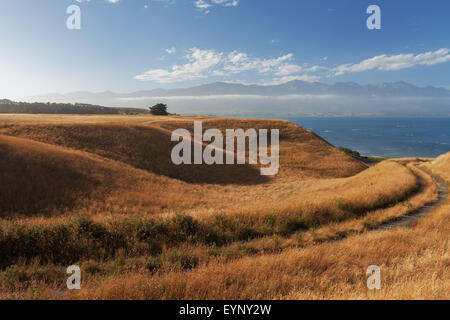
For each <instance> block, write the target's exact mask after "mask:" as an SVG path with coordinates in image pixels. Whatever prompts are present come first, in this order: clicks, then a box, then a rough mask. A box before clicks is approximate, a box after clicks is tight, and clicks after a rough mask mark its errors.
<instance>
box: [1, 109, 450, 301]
mask: <svg viewBox="0 0 450 320" xmlns="http://www.w3.org/2000/svg"><path fill="white" fill-rule="evenodd" d="M193 119H194V118H182V117H151V116H135V117H126V116H115V117H114V116H58V115H51V116H45V118H44V119H41V118H39V117H38V116H36V115H15V116H13V115H7V116H4V115H0V165H1V168H2V171H0V179H1V181H2V184H0V248H1V251H0V298H14V297H16V298H17V297H27V298H55V297H58V298H125V299H128V298H143V299H165V298H174V299H179V298H188V299H191V298H194V299H195V298H198V299H222V298H236V299H241V298H248V299H259V298H268V299H284V298H295V299H297V298H300V299H303V298H376V297H383V298H408V297H412V298H436V297H440V298H448V297H449V288H448V286H449V281H448V280H449V279H448V272H447V274H446V273H445V270H446V268H448V265H449V256H448V238H447V237H448V231H449V230H448V229H449V224H448V222H449V221H448V217H447V215H446V213H448V208H449V205H448V204H447V205H446V206H443V207H442V208H440V209H438V210H437V211H436V212H434V213H433V214H432V215H430V216H429V217H427V218H425V219H423V220H421V221H420V222H419V223H418V224H417V225H415V226H414V228H413V229H399V230H392V231H372V232H370V233H367V231H369V230H372V229H374V228H376V227H377V226H379V225H381V224H383V223H386V222H388V221H392V220H394V219H396V218H398V217H400V216H402V215H405V214H407V213H410V212H412V211H414V210H415V209H417V208H420V207H422V206H423V205H425V204H426V203H428V202H430V201H432V200H433V199H435V198H436V197H437V187H436V183H435V182H434V181H433V180H432V179H431V178H430V176H429V175H428V174H427V173H426V172H425V171H424V170H427V171H428V172H432V173H433V174H434V175H438V176H440V177H441V179H443V180H446V181H450V176H448V172H450V156H446V157H445V156H444V157H441V158H438V159H436V160H434V161H433V162H425V163H423V162H422V161H416V160H409V159H408V160H405V161H384V162H382V163H380V164H377V165H375V166H372V167H370V168H368V167H367V166H366V165H365V164H363V163H361V162H359V161H357V160H355V159H353V158H351V157H349V156H347V155H346V154H345V153H343V152H341V151H339V150H337V149H336V148H334V147H333V146H331V145H330V144H328V143H327V142H326V141H324V140H322V139H321V138H319V137H317V136H316V135H315V134H313V133H312V132H309V131H307V130H304V129H302V128H301V127H298V126H296V125H294V124H292V123H290V122H287V121H280V120H270V121H268V120H231V119H218V118H195V119H201V120H203V121H204V125H203V127H204V128H203V129H204V130H206V129H208V128H219V129H222V130H224V129H226V128H244V129H246V128H268V129H270V128H277V129H280V132H281V136H280V163H281V166H280V173H279V175H278V176H277V177H275V178H264V177H261V176H260V175H259V170H258V167H257V166H251V165H243V166H206V165H201V166H189V167H185V166H178V167H177V166H174V165H173V164H172V163H171V161H170V150H171V148H172V146H173V143H172V142H170V133H171V131H172V130H174V129H177V128H181V127H183V128H189V129H191V128H192V125H193ZM446 236H447V237H446ZM336 239H344V240H343V241H341V242H329V240H336ZM323 242H326V243H323ZM70 264H79V265H80V266H81V267H82V271H83V289H82V290H81V291H80V292H78V293H76V294H73V293H69V292H66V291H65V290H64V285H65V277H66V275H65V268H66V267H67V266H68V265H70ZM370 264H377V265H379V266H381V267H382V270H383V271H384V273H383V276H384V280H383V284H384V287H383V289H382V290H381V291H380V292H377V293H369V292H367V289H365V287H364V286H365V274H364V272H365V269H364V268H367V266H369V265H370ZM426 268H430V269H429V270H426ZM416 270H418V271H417V273H416ZM427 283H428V285H427Z"/></svg>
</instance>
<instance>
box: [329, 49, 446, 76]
mask: <svg viewBox="0 0 450 320" xmlns="http://www.w3.org/2000/svg"><path fill="white" fill-rule="evenodd" d="M448 61H450V50H449V49H447V48H442V49H439V50H436V51H428V52H425V53H421V54H417V55H414V54H413V53H407V54H398V55H391V56H388V55H386V54H383V55H379V56H376V57H373V58H370V59H366V60H363V61H361V62H360V63H356V64H343V65H340V66H338V67H336V68H333V69H332V70H331V71H332V73H333V75H335V76H339V75H342V74H345V73H352V72H362V71H368V70H383V71H395V70H401V69H406V68H411V67H415V66H432V65H435V64H440V63H444V62H448Z"/></svg>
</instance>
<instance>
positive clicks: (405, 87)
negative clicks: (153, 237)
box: [26, 80, 450, 117]
mask: <svg viewBox="0 0 450 320" xmlns="http://www.w3.org/2000/svg"><path fill="white" fill-rule="evenodd" d="M26 101H29V102H57V103H88V104H95V105H102V106H109V107H134V108H147V107H149V106H152V105H154V104H156V103H160V102H162V103H166V104H168V105H169V111H170V112H175V113H179V114H193V115H220V116H228V115H255V116H264V117H267V116H274V115H276V116H286V115H289V116H304V115H361V116H439V117H440V116H446V117H447V116H450V90H447V89H444V88H436V87H432V86H428V87H417V86H415V85H412V84H409V83H406V82H385V83H378V84H368V85H360V84H357V83H355V82H338V83H335V84H325V83H320V82H306V81H300V80H296V81H290V82H286V83H283V84H279V85H245V84H238V83H225V82H214V83H209V84H204V85H199V86H195V87H190V88H180V89H153V90H142V91H136V92H132V93H125V94H121V93H114V92H111V91H105V92H98V93H94V92H88V91H78V92H71V93H66V94H57V93H54V94H45V95H39V96H33V97H29V98H28V99H26Z"/></svg>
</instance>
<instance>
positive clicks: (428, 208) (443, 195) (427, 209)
mask: <svg viewBox="0 0 450 320" xmlns="http://www.w3.org/2000/svg"><path fill="white" fill-rule="evenodd" d="M425 173H426V174H428V175H429V176H430V177H431V178H432V179H433V180H434V181H435V182H436V183H437V184H438V185H439V193H438V198H437V199H436V200H435V201H432V202H430V203H429V204H427V205H425V206H423V207H421V208H418V209H417V210H415V211H413V212H410V213H408V214H406V215H404V216H402V217H399V218H398V219H395V220H393V221H389V222H386V223H383V224H381V225H379V226H378V227H377V228H375V229H376V230H389V229H395V228H398V227H409V226H410V225H411V224H412V223H413V222H415V221H417V220H419V219H420V218H422V217H424V216H426V215H427V214H430V213H431V212H432V211H433V210H434V209H436V208H437V207H439V206H440V205H441V204H442V203H444V201H445V200H446V199H447V197H448V188H447V185H446V184H445V183H444V182H443V181H442V180H440V179H439V178H437V177H435V176H433V175H431V174H429V173H428V172H425Z"/></svg>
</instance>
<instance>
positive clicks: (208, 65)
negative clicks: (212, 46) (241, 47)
mask: <svg viewBox="0 0 450 320" xmlns="http://www.w3.org/2000/svg"><path fill="white" fill-rule="evenodd" d="M185 58H186V59H188V60H189V63H186V64H184V65H181V66H179V65H174V66H173V67H172V69H171V70H164V69H151V70H149V71H147V72H145V73H143V74H140V75H137V76H135V77H134V78H135V79H137V80H141V81H154V82H158V83H174V82H182V81H188V80H194V79H199V78H205V77H206V76H207V71H210V70H211V69H212V68H213V67H216V66H217V65H218V64H219V63H220V62H221V61H222V54H221V53H216V52H215V51H214V50H201V49H197V48H191V49H189V50H188V53H187V55H186V56H185Z"/></svg>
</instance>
